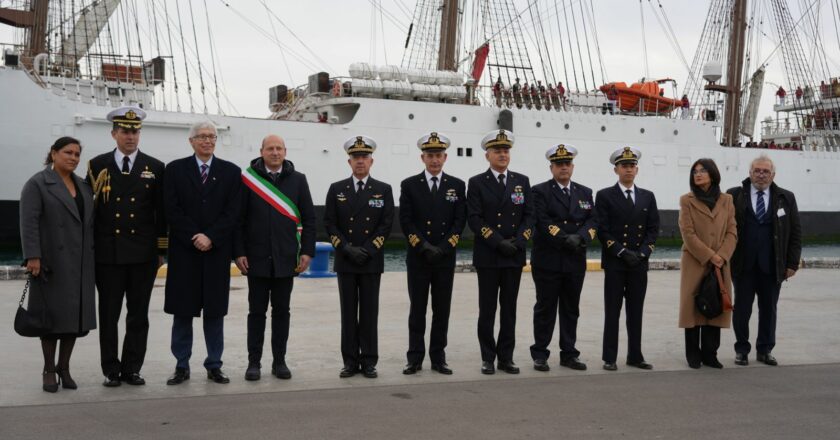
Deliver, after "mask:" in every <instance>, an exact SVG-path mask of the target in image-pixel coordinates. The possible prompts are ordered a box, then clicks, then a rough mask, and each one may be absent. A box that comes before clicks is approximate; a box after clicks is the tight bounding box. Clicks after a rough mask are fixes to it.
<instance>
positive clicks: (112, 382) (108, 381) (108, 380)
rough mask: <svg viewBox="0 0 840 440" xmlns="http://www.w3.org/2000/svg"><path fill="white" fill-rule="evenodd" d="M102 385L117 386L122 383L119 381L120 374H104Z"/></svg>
mask: <svg viewBox="0 0 840 440" xmlns="http://www.w3.org/2000/svg"><path fill="white" fill-rule="evenodd" d="M102 385H103V386H106V387H108V388H113V387H118V386H120V385H122V382H120V375H119V374H118V373H111V374H108V375H107V376H105V381H104V382H102Z"/></svg>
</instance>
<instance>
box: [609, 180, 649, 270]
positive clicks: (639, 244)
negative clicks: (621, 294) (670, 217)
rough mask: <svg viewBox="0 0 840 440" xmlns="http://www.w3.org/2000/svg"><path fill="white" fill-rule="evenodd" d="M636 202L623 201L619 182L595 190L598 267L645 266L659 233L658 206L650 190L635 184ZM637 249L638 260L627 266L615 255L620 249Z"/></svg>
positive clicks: (625, 267)
mask: <svg viewBox="0 0 840 440" xmlns="http://www.w3.org/2000/svg"><path fill="white" fill-rule="evenodd" d="M635 196H636V202H635V204H634V205H633V206H630V204H629V203H628V202H627V195H626V194H625V193H624V190H623V189H621V188H620V187H619V184H618V183H616V184H615V185H613V186H611V187H608V188H604V189H602V190H600V191H598V194H597V195H596V197H595V202H596V203H597V204H596V206H595V210H596V212H597V215H598V239H599V240H600V241H601V267H602V268H603V269H610V270H632V271H636V270H645V271H646V270H647V269H648V257H650V254H651V253H653V250H654V248H655V243H656V238H657V237H658V236H659V210H658V209H657V208H656V198H655V197H654V195H653V193H652V192H650V191H648V190H646V189H642V188H639V187H638V185H637V186H635ZM625 248H626V249H630V250H634V251H638V252H640V253H641V254H642V257H643V258H642V262H641V264H639V265H638V266H636V267H634V268H630V267H628V266H627V264H626V263H625V262H624V260H622V259H621V257H619V256H618V254H619V252H621V250H622V249H625Z"/></svg>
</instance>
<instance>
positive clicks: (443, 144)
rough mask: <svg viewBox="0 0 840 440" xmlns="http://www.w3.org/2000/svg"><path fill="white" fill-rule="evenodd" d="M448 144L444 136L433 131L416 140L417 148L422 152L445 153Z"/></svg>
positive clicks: (447, 139)
mask: <svg viewBox="0 0 840 440" xmlns="http://www.w3.org/2000/svg"><path fill="white" fill-rule="evenodd" d="M450 143H451V142H450V141H449V138H448V137H447V136H446V135H445V134H443V133H438V132H436V131H433V132H431V133H429V134H427V135H425V136H423V137H421V138H420V139H418V140H417V148H419V149H420V151H423V152H426V151H428V152H437V151H446V149H447V148H449V144H450Z"/></svg>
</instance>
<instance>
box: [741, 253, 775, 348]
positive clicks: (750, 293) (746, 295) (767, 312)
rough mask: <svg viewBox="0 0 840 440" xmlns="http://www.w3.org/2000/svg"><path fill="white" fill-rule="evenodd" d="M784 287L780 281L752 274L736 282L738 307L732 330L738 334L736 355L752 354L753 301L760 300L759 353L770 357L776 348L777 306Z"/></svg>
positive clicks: (763, 275) (756, 342) (757, 339)
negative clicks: (751, 325) (751, 322)
mask: <svg viewBox="0 0 840 440" xmlns="http://www.w3.org/2000/svg"><path fill="white" fill-rule="evenodd" d="M781 288H782V286H781V284H779V283H776V277H775V276H773V275H768V274H765V273H762V272H761V271H760V270H752V271H748V272H745V273H743V274H741V276H739V277H738V278H736V279H735V305H734V307H733V309H734V310H733V311H732V313H733V316H732V327H733V329H734V330H735V339H736V342H735V352H736V353H743V354H749V352H750V348H751V346H750V316H751V315H752V307H753V300H754V299H755V298H756V297H758V338H756V341H755V351H756V352H758V353H761V354H767V353H770V352H771V351H772V350H773V347H775V346H776V305H777V303H778V302H779V291H780V290H781Z"/></svg>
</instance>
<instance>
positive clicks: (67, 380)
mask: <svg viewBox="0 0 840 440" xmlns="http://www.w3.org/2000/svg"><path fill="white" fill-rule="evenodd" d="M55 373H56V374H58V382H59V383H61V388H64V389H65V390H75V389H77V388H79V386H78V385H76V381H75V380H73V377H71V376H70V371H69V370H67V369H62V368H56V369H55Z"/></svg>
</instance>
